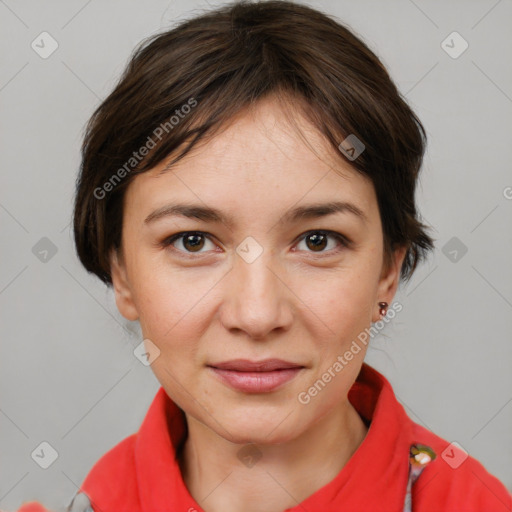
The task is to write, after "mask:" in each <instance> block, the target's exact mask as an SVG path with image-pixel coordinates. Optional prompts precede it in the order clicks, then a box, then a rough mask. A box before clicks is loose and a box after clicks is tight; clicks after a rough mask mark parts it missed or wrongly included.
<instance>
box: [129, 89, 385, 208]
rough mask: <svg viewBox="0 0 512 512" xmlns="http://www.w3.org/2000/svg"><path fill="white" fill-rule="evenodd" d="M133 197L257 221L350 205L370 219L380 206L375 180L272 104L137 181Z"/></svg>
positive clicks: (146, 203)
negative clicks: (281, 212)
mask: <svg viewBox="0 0 512 512" xmlns="http://www.w3.org/2000/svg"><path fill="white" fill-rule="evenodd" d="M126 195H127V198H126V202H127V204H129V203H131V204H134V203H135V204H136V205H137V206H138V207H139V209H141V210H144V211H147V209H148V208H157V207H159V206H163V205H164V204H165V203H166V202H169V201H170V200H175V199H177V198H179V199H184V200H187V201H194V202H196V203H197V202H203V203H205V204H207V205H211V206H216V207H217V208H223V207H224V209H225V208H226V207H228V206H230V207H231V208H235V209H239V210H243V209H246V210H248V211H249V212H250V211H252V214H253V215H256V214H257V213H258V214H263V213H264V212H265V211H268V210H269V209H272V210H275V209H277V208H289V207H290V206H292V205H294V204H297V203H300V202H307V203H312V202H319V201H344V200H345V201H347V200H349V199H350V200H351V201H352V202H357V203H358V206H359V207H360V208H361V209H362V210H366V211H370V212H371V210H372V208H374V206H375V204H373V203H375V202H376V200H375V195H374V190H373V185H372V183H371V181H370V180H369V179H368V178H367V177H365V176H363V175H361V174H360V173H359V172H357V171H356V170H355V169H353V168H352V167H351V166H350V164H349V163H348V162H347V161H346V160H344V159H343V157H342V156H341V155H338V154H336V152H335V151H334V150H333V148H332V146H330V145H329V143H328V141H327V140H326V139H325V138H324V137H323V136H322V135H321V134H320V133H319V132H318V131H317V129H316V128H315V127H313V126H312V125H311V124H310V123H309V122H308V121H307V120H306V119H305V118H304V117H303V116H302V115H301V114H300V112H299V111H298V110H297V111H296V112H294V113H293V117H291V116H290V111H287V110H286V109H284V108H283V106H282V105H281V104H280V103H279V102H278V101H276V100H275V99H273V98H268V99H264V100H260V101H259V102H258V103H257V104H255V105H254V106H253V107H251V108H248V109H246V110H244V111H242V112H240V113H239V114H238V115H237V116H236V117H234V118H233V119H231V120H230V122H229V123H228V124H227V125H225V126H224V127H222V129H221V130H220V131H219V132H218V133H216V134H215V135H214V136H213V137H211V138H209V139H206V140H205V141H203V142H200V143H199V145H197V146H195V147H194V148H193V149H192V151H191V152H190V153H189V154H188V155H186V156H185V157H184V158H183V159H182V160H180V161H179V162H178V163H176V164H174V165H173V166H172V167H171V168H166V163H165V162H162V163H160V164H159V165H157V166H156V167H155V168H154V169H152V170H150V171H147V172H146V173H143V174H141V175H139V176H137V177H136V178H135V179H134V180H133V182H132V183H131V184H130V186H129V187H128V191H127V194H126ZM237 199H238V200H237Z"/></svg>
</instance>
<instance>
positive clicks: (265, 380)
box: [210, 367, 303, 393]
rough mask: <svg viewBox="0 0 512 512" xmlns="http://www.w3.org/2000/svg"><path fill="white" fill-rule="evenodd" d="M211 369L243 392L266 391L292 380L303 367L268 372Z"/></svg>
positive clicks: (225, 381)
mask: <svg viewBox="0 0 512 512" xmlns="http://www.w3.org/2000/svg"><path fill="white" fill-rule="evenodd" d="M210 369H211V370H213V371H214V373H215V374H216V375H217V376H218V377H219V378H220V379H221V380H222V381H223V382H224V383H226V384H228V385H229V386H231V387H232V388H234V389H236V390H237V391H243V392H245V393H268V392H269V391H273V390H275V389H277V388H279V387H280V386H282V385H283V384H285V383H286V382H289V381H290V380H292V379H293V378H294V377H295V376H296V375H297V374H298V373H299V372H300V371H301V370H302V369H303V368H287V369H283V370H273V371H270V372H237V371H234V370H220V369H219V368H213V367H210Z"/></svg>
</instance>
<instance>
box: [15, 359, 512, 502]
mask: <svg viewBox="0 0 512 512" xmlns="http://www.w3.org/2000/svg"><path fill="white" fill-rule="evenodd" d="M348 397H349V400H350V402H351V403H352V405H353V406H354V407H355V408H356V410H357V411H358V413H359V414H360V415H361V416H362V417H363V419H365V420H367V421H368V422H371V423H370V427H369V429H368V433H367V435H366V437H365V439H364V440H363V442H362V444H361V445H360V446H359V448H358V449H357V450H356V452H355V453H354V455H353V456H352V457H351V458H350V460H349V461H348V462H347V464H346V465H345V466H344V467H343V468H342V470H341V471H340V472H339V473H338V475H337V476H336V477H335V478H334V479H333V480H331V481H330V482H329V483H327V484H326V485H325V486H323V487H322V488H320V489H318V490H317V491H316V492H315V493H313V494H312V495H311V496H309V497H308V498H307V499H305V500H304V501H303V502H301V503H300V504H299V505H297V506H296V507H292V508H289V509H287V510H286V511H284V512H304V511H307V512H335V511H339V510H346V511H350V512H363V511H365V512H379V511H383V512H384V511H393V512H402V511H404V510H411V509H412V510H413V511H414V512H434V511H435V512H443V511H445V512H448V511H449V512H454V511H457V512H470V511H474V512H476V511H479V512H506V511H509V512H510V511H511V510H512V495H511V494H510V493H509V492H508V491H507V489H506V488H505V486H504V485H503V484H502V483H501V482H500V481H499V480H498V479H497V478H495V477H494V476H492V475H491V474H490V473H488V472H487V471H486V469H485V468H484V467H483V466H482V464H480V463H479V462H478V461H477V460H475V459H473V458H472V457H470V456H467V454H466V453H465V452H464V451H462V450H461V449H460V448H459V447H458V446H457V445H453V444H451V443H449V442H448V441H445V440H444V439H441V438H440V437H438V436H437V435H435V434H433V433H432V432H430V431H428V430H427V429H425V428H423V427H422V426H420V425H418V424H416V423H414V422H413V421H412V420H411V419H410V418H409V417H408V416H407V414H406V412H405V410H404V408H403V407H402V405H401V404H400V403H399V402H398V401H397V399H396V397H395V395H394V393H393V390H392V388H391V385H390V384H389V382H388V381H387V380H386V378H385V377H384V376H382V375H381V374H380V373H379V372H377V371H376V370H374V369H373V368H371V367H370V366H368V365H367V364H363V367H362V369H361V372H360V374H359V376H358V378H357V380H356V382H355V383H354V385H353V386H352V388H351V389H350V392H349V395H348ZM185 427H186V425H185V417H184V414H183V412H182V411H181V409H179V408H178V407H177V405H176V404H174V402H172V401H171V400H170V399H169V397H168V396H167V394H166V393H165V391H164V389H163V387H160V389H159V390H158V392H157V394H156V396H155V398H154V400H153V402H152V404H151V406H150V408H149V410H148V412H147V414H146V417H145V418H144V421H143V423H142V426H141V428H140V429H139V431H138V432H137V433H136V434H132V435H131V436H129V437H127V438H125V439H124V440H123V441H121V442H120V443H119V444H118V445H116V446H115V447H114V448H112V449H111V450H110V451H108V452H107V453H106V454H105V455H103V456H102V457H101V458H100V459H99V460H98V461H97V462H96V464H95V465H94V466H93V468H92V469H91V471H90V472H89V474H88V475H87V477H86V478H85V480H84V482H83V483H82V486H81V488H80V490H79V492H80V493H82V494H80V495H79V498H77V499H76V501H75V503H74V505H75V507H76V510H80V511H82V510H83V511H86V510H87V508H86V507H84V506H78V503H77V502H78V501H79V499H82V500H83V501H85V503H89V499H90V503H91V504H92V509H93V510H94V512H97V511H98V512H99V511H101V512H163V511H171V512H173V511H180V512H194V511H197V512H202V511H203V509H202V508H201V506H200V505H199V504H198V503H197V502H196V501H195V500H194V499H193V498H192V497H191V496H190V494H189V493H188V490H187V488H186V487H185V485H184V483H183V480H182V478H181V472H180V468H179V465H178V463H177V461H175V453H176V447H177V446H178V445H179V443H181V442H183V439H184V436H186V428H185ZM411 447H412V448H411ZM415 447H419V448H418V449H419V451H420V454H419V455H418V456H417V457H415V454H416V453H418V449H416V448H415ZM423 447H427V448H423ZM429 448H430V449H429ZM432 452H434V454H433V453H432ZM429 453H430V455H428V454H429ZM416 460H418V461H419V462H417V461H416ZM418 475H419V476H418ZM416 478H417V480H416ZM408 488H409V489H410V490H411V489H412V490H411V492H410V494H409V496H407V489H408ZM83 493H85V495H84V494H83ZM411 502H412V508H411ZM72 510H73V512H75V508H73V509H72ZM89 510H90V509H89ZM18 512H46V511H45V509H44V508H43V507H42V506H41V505H38V504H36V503H30V504H26V505H24V506H22V507H21V508H20V509H19V510H18Z"/></svg>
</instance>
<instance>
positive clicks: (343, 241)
mask: <svg viewBox="0 0 512 512" xmlns="http://www.w3.org/2000/svg"><path fill="white" fill-rule="evenodd" d="M312 234H322V235H327V236H330V237H332V238H334V239H335V240H337V241H338V242H339V244H340V245H339V246H338V247H337V248H336V249H331V250H329V251H320V252H318V253H315V252H314V251H307V252H311V254H313V255H314V257H322V254H327V255H332V254H333V253H338V252H340V251H341V250H343V249H346V248H350V247H351V245H352V242H351V240H349V239H348V238H347V237H346V236H344V235H342V234H341V233H337V232H336V231H329V230H310V231H306V233H304V234H302V235H300V236H299V237H298V239H297V242H296V244H298V243H300V242H302V241H303V240H304V239H305V238H307V237H308V236H309V235H312ZM187 235H203V236H205V237H206V238H208V240H210V241H211V242H213V240H212V237H210V236H208V234H207V233H205V232H204V231H181V232H179V233H176V234H175V235H172V236H170V237H168V238H166V239H165V240H164V241H163V242H162V244H161V245H162V246H164V247H170V248H172V249H173V250H176V251H178V252H180V253H182V254H185V257H189V258H197V257H200V255H201V254H202V253H192V252H187V251H182V250H181V249H176V248H175V247H172V244H173V243H174V242H175V241H176V240H179V239H183V238H184V237H185V236H187ZM296 244H295V245H296Z"/></svg>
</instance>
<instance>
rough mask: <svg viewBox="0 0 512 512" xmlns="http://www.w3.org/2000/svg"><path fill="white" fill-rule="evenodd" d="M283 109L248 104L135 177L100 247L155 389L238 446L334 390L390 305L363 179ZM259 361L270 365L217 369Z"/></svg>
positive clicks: (277, 430) (259, 438) (272, 438)
mask: <svg viewBox="0 0 512 512" xmlns="http://www.w3.org/2000/svg"><path fill="white" fill-rule="evenodd" d="M283 118H284V116H283V113H282V112H281V111H280V108H279V105H278V104H277V103H276V102H275V101H273V100H272V99H267V100H264V101H261V102H260V103H259V104H258V106H257V108H256V109H255V110H250V111H246V112H245V113H244V114H243V115H240V116H238V117H237V118H236V119H235V120H234V121H233V122H232V124H230V126H229V127H228V128H227V129H226V130H225V131H223V132H221V133H220V134H217V135H216V136H215V137H214V138H212V139H211V140H209V141H208V142H207V143H206V144H203V145H202V146H201V147H199V148H197V149H195V150H194V152H193V153H191V154H189V155H188V156H187V157H185V158H184V159H183V160H181V161H180V162H179V163H178V164H176V165H175V166H174V167H173V168H172V169H171V170H167V171H166V172H164V173H161V172H160V171H161V170H162V169H163V168H164V167H165V163H162V164H161V165H159V166H157V167H155V168H154V169H152V170H150V171H148V172H146V173H144V174H141V175H140V176H137V177H136V178H135V179H134V181H133V182H132V183H131V184H130V186H129V187H128V190H127V192H126V196H125V203H124V216H123V230H122V255H120V256H119V257H118V256H116V255H115V254H114V253H113V255H112V278H113V283H114V289H115V294H116V301H117V305H118V308H119V310H120V312H121V313H122V314H123V316H125V317H126V318H128V319H130V320H135V319H139V321H140V324H141V328H142V331H143V335H144V338H145V339H148V340H150V342H151V343H150V344H148V345H147V346H148V347H151V348H150V352H151V350H154V349H153V347H154V346H156V347H157V348H158V350H159V355H158V357H156V359H155V360H154V362H153V363H152V364H151V368H152V369H153V371H154V373H155V375H156V377H157V378H158V380H159V382H160V383H161V385H162V386H163V387H164V389H165V391H166V392H167V394H168V395H169V397H170V398H171V399H172V400H173V401H174V402H175V403H177V404H178V405H179V406H180V407H181V408H182V409H183V410H184V411H185V413H186V414H187V416H188V417H189V418H194V419H195V420H198V421H199V422H201V423H202V424H203V425H206V426H207V427H209V428H210V429H211V430H213V431H214V432H216V433H217V434H218V435H219V436H222V437H224V438H226V439H229V440H230V441H233V442H238V443H245V442H255V443H277V442H285V441H287V440H291V439H294V438H297V437H298V436H300V435H301V434H303V433H305V432H306V431H307V430H308V429H309V428H311V427H312V425H313V424H314V423H315V422H316V421H318V420H319V419H320V418H322V417H324V416H325V415H326V414H328V413H329V411H331V410H333V409H335V408H336V407H341V406H343V404H344V403H345V404H346V403H347V393H348V390H349V389H350V387H351V385H352V384H353V382H354V381H355V379H356V377H357V374H358V372H359V369H360V366H361V364H362V362H363V358H364V354H365V346H364V345H362V344H360V346H361V347H360V348H361V349H360V351H359V352H357V353H355V350H353V351H352V353H353V355H352V358H351V360H349V361H347V360H346V358H344V360H345V362H346V364H344V365H342V366H343V367H342V369H341V370H339V366H336V364H335V363H336V362H337V361H338V363H339V364H341V363H340V360H339V356H343V354H345V353H346V352H347V351H348V350H349V349H350V347H351V345H352V343H353V341H354V340H356V339H357V337H358V335H359V334H360V333H361V332H363V331H364V330H365V329H366V328H369V327H370V324H371V322H372V321H373V322H375V321H377V320H378V319H379V307H378V302H379V301H386V302H388V303H391V302H392V298H393V295H394V293H395V290H396V286H397V281H398V274H399V268H400V265H401V262H402V259H403V251H402V252H397V253H395V255H394V259H393V263H392V264H391V265H390V266H387V267H384V265H383V260H384V258H383V235H382V225H381V219H380V216H379V210H378V205H377V199H376V195H375V191H374V188H373V185H372V183H371V182H370V181H369V180H368V179H366V178H365V177H363V176H362V175H361V174H359V173H357V172H356V171H355V170H353V169H352V168H351V167H350V166H349V164H348V163H345V162H344V161H343V160H342V157H341V156H340V155H334V154H333V153H332V150H331V149H330V148H329V147H328V145H327V142H325V141H324V140H323V139H322V138H321V136H320V135H319V134H318V133H316V132H315V131H314V129H313V128H312V127H311V126H310V125H309V124H308V123H307V121H305V120H304V119H302V118H297V123H298V126H299V127H300V128H301V131H302V132H303V133H304V134H305V135H306V137H307V140H308V141H309V143H310V145H311V146H312V147H313V148H314V149H315V151H312V149H311V147H308V145H307V144H305V142H304V140H303V139H301V138H300V136H299V135H298V133H297V132H296V131H295V130H294V129H293V128H291V127H290V126H289V125H288V124H287V123H285V122H284V121H283ZM317 155H321V156H322V159H320V158H319V157H318V156H317ZM328 203H338V208H335V209H334V211H331V212H330V213H328V209H326V208H323V209H322V208H313V209H311V208H310V207H312V206H315V207H318V206H319V205H325V204H328ZM182 205H187V206H188V208H181V206H182ZM192 206H194V207H192ZM297 208H302V209H305V210H303V211H302V213H303V214H302V215H297V214H296V215H294V210H296V209H297ZM212 210H214V212H212ZM295 213H297V212H295ZM146 343H147V342H146ZM154 353H158V351H155V352H154ZM268 359H273V360H274V359H279V360H281V362H280V363H277V369H274V370H273V371H270V370H271V369H272V368H271V367H260V368H253V369H252V370H253V371H251V372H248V371H247V370H248V369H247V368H243V367H242V368H241V367H238V370H239V371H236V370H237V368H236V365H235V364H234V363H227V367H228V369H224V370H222V369H221V368H220V367H221V366H222V364H221V363H226V362H229V361H233V360H246V361H249V362H261V361H263V360H268ZM283 361H284V362H285V363H288V364H287V365H286V364H285V363H283ZM279 365H281V366H280V367H279ZM284 366H289V367H291V368H289V369H288V370H283V368H284ZM212 367H216V368H217V369H214V368H212ZM229 368H230V369H229ZM258 369H259V370H265V369H266V370H268V371H266V372H259V375H258V374H257V372H255V370H258ZM329 369H331V370H330V375H331V378H330V379H327V377H325V373H326V372H328V373H329ZM336 369H338V371H336ZM240 370H245V371H240ZM255 373H256V374H255ZM322 376H324V377H322ZM319 379H321V380H322V382H323V383H324V384H325V385H324V386H318V385H317V392H316V393H314V392H313V393H309V392H308V390H310V388H311V387H312V386H313V385H314V383H315V382H317V381H318V380H319ZM326 380H328V382H325V381H326ZM308 396H309V400H307V397H308ZM306 402H307V403H306Z"/></svg>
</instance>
